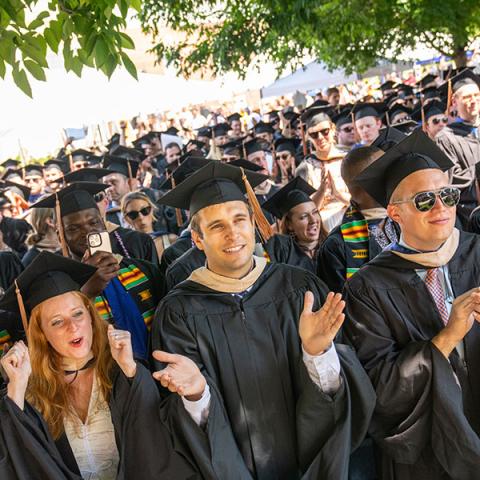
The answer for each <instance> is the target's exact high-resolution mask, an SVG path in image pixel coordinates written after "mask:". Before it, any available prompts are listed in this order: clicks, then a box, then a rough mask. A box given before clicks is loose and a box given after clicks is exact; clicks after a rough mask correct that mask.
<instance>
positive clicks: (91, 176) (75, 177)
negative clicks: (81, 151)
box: [63, 167, 112, 183]
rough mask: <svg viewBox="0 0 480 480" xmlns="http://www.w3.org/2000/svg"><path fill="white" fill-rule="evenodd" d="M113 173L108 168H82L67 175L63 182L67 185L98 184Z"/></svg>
mask: <svg viewBox="0 0 480 480" xmlns="http://www.w3.org/2000/svg"><path fill="white" fill-rule="evenodd" d="M111 173H112V172H111V170H108V169H106V168H94V167H86V168H80V169H79V170H75V171H74V172H70V173H67V174H66V175H65V176H64V177H63V180H64V181H65V183H73V182H91V183H96V182H98V181H99V180H100V179H101V178H102V177H105V176H107V175H110V174H111Z"/></svg>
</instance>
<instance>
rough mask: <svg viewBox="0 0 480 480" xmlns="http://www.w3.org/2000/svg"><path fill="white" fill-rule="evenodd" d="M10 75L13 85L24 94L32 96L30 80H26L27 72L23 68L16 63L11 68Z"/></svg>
mask: <svg viewBox="0 0 480 480" xmlns="http://www.w3.org/2000/svg"><path fill="white" fill-rule="evenodd" d="M12 76H13V81H14V82H15V85H17V87H18V88H19V89H20V90H21V91H22V92H23V93H25V94H26V95H28V96H29V97H30V98H32V89H31V87H30V82H29V81H28V78H27V74H26V73H25V70H23V69H20V68H19V67H18V64H17V65H16V66H15V67H14V68H12Z"/></svg>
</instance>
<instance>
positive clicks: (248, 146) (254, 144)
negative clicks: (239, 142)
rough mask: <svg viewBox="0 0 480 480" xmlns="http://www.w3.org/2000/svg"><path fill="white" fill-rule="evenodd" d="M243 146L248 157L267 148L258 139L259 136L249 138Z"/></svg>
mask: <svg viewBox="0 0 480 480" xmlns="http://www.w3.org/2000/svg"><path fill="white" fill-rule="evenodd" d="M243 147H244V149H245V155H246V156H247V157H248V156H249V155H252V154H253V153H256V152H262V151H264V150H265V148H264V147H263V145H262V144H261V143H260V142H259V141H258V139H257V138H254V139H253V140H249V141H248V142H245V143H244V144H243Z"/></svg>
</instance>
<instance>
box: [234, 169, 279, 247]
mask: <svg viewBox="0 0 480 480" xmlns="http://www.w3.org/2000/svg"><path fill="white" fill-rule="evenodd" d="M240 170H241V171H242V180H243V183H244V184H245V190H246V191H247V198H248V203H249V204H250V207H251V208H252V211H253V217H254V218H255V223H256V224H257V229H258V233H259V234H260V237H262V243H266V242H267V241H268V240H269V239H270V238H271V237H272V236H273V231H272V227H271V226H270V224H269V223H268V220H267V219H266V218H265V215H264V214H263V211H262V207H261V206H260V204H259V203H258V200H257V197H256V196H255V192H254V191H253V188H252V186H251V185H250V182H249V181H248V178H247V176H246V175H245V170H244V169H243V168H242V167H240Z"/></svg>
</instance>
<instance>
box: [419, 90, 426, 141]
mask: <svg viewBox="0 0 480 480" xmlns="http://www.w3.org/2000/svg"><path fill="white" fill-rule="evenodd" d="M420 112H421V114H422V130H423V131H424V132H425V133H426V132H427V125H426V123H425V122H426V120H425V110H424V109H423V95H420Z"/></svg>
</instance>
